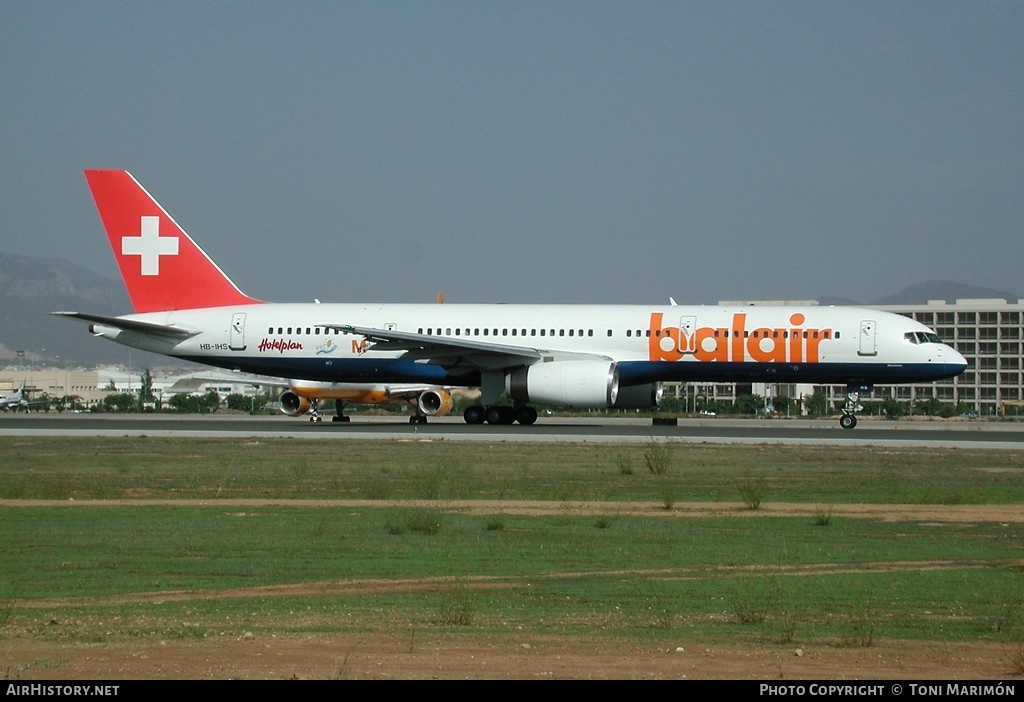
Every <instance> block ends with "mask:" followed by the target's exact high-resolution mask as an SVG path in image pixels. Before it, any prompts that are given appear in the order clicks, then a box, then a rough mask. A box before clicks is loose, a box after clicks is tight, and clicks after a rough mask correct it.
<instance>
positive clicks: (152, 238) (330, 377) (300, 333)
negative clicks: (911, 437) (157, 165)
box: [54, 169, 967, 429]
mask: <svg viewBox="0 0 1024 702" xmlns="http://www.w3.org/2000/svg"><path fill="white" fill-rule="evenodd" d="M85 178H86V181H87V182H88V184H89V188H90V190H91V191H92V195H93V199H94V201H95V204H96V208H97V211H98V213H99V216H100V220H101V221H102V223H103V226H104V228H105V230H106V233H107V237H108V239H109V242H110V246H111V248H112V250H113V253H114V258H115V259H116V261H117V264H118V267H119V269H120V271H121V276H122V278H123V279H124V283H125V286H126V288H127V290H128V295H129V298H130V299H131V302H132V306H133V308H134V313H133V314H126V315H123V316H117V317H111V316H103V315H96V314H90V313H80V312H55V313H54V314H57V315H61V316H64V317H68V318H71V319H75V320H78V321H81V322H85V323H87V324H89V325H90V327H89V328H90V331H91V332H92V333H93V334H94V335H95V336H99V337H103V338H105V339H109V340H112V341H115V342H117V343H120V344H124V345H127V346H131V347H135V348H140V349H144V350H147V351H153V352H156V353H160V354H164V355H167V356H171V357H174V358H179V359H183V360H187V361H193V362H197V363H201V364H205V365H209V366H215V367H220V368H226V369H230V370H237V371H244V372H248V373H255V374H259V375H267V376H271V377H278V378H302V379H306V380H309V381H316V382H321V383H425V384H439V385H444V386H447V387H459V386H465V387H476V388H480V391H481V396H480V397H481V400H480V403H479V404H475V405H472V406H470V407H468V408H467V409H466V410H465V411H464V413H463V419H464V420H465V421H466V422H467V423H468V424H482V423H484V422H487V423H489V424H497V425H502V424H512V423H514V422H518V423H519V424H521V425H530V424H533V423H534V422H536V420H537V410H536V409H535V408H534V406H533V405H534V404H541V405H557V406H565V407H574V408H623V409H639V408H649V407H654V406H656V405H657V404H658V401H659V399H660V397H661V392H662V383H664V382H665V381H679V382H687V381H697V382H765V381H768V382H775V383H779V382H787V383H811V384H828V385H839V384H842V385H845V386H846V389H847V396H846V403H845V405H844V406H843V407H842V408H841V412H842V414H841V418H840V426H842V427H843V428H846V429H852V428H853V427H855V426H856V424H857V417H856V413H857V411H859V409H861V408H860V406H859V404H858V399H859V396H860V393H861V392H862V391H864V390H865V389H869V388H870V387H871V386H872V385H873V384H876V383H885V384H901V383H921V382H929V381H933V380H940V379H944V378H951V377H954V376H956V375H959V374H960V373H962V372H963V371H964V370H965V369H966V368H967V361H966V360H965V359H964V357H963V356H962V355H960V354H959V353H958V352H957V351H956V350H954V349H953V348H951V347H950V346H948V345H946V344H944V343H942V341H941V340H940V339H939V337H938V336H937V335H936V334H935V332H934V331H932V330H931V329H929V328H928V327H926V326H924V325H922V324H920V323H918V322H916V321H914V320H911V319H909V318H907V317H903V316H902V315H897V314H893V313H888V312H883V311H880V310H874V309H868V308H859V307H834V306H814V305H807V306H763V307H762V306H710V305H709V306H704V305H700V306H686V305H678V304H670V305H581V304H573V305H564V304H461V303H460V304H448V303H445V304H385V303H331V304H327V303H324V304H321V303H319V302H315V303H270V302H264V301H261V300H259V299H256V298H254V297H250V296H249V295H247V294H245V293H243V292H242V291H241V290H240V289H239V288H238V287H237V286H236V285H235V284H234V283H233V282H232V281H231V279H230V278H228V276H227V275H226V274H225V273H224V272H223V271H222V270H221V269H220V267H219V266H218V265H217V264H216V263H214V262H213V260H211V259H210V258H209V257H208V256H207V255H206V253H205V252H204V251H203V250H202V249H201V248H200V247H199V246H198V245H197V244H196V242H195V241H194V240H193V239H192V238H191V237H190V236H189V235H188V234H187V233H186V232H185V230H184V229H182V228H181V227H180V226H179V225H178V223H177V222H176V221H175V220H174V219H173V218H172V217H171V216H170V215H169V214H168V213H167V212H166V211H165V210H164V209H163V207H161V206H160V204H159V203H158V202H157V201H156V200H155V199H154V198H153V197H152V196H151V195H150V194H149V192H147V191H146V189H145V188H143V187H142V185H140V184H139V182H138V181H137V180H136V179H135V177H134V176H132V175H131V174H130V173H129V172H128V171H124V170H92V169H89V170H86V171H85ZM671 302H673V303H674V300H672V301H671ZM503 393H504V394H505V395H506V396H507V397H508V398H510V399H511V400H512V401H513V403H514V404H513V405H512V406H509V405H503V404H498V400H499V398H500V397H501V395H502V394H503Z"/></svg>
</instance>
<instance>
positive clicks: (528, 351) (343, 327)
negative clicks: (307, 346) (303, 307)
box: [321, 324, 606, 367]
mask: <svg viewBox="0 0 1024 702" xmlns="http://www.w3.org/2000/svg"><path fill="white" fill-rule="evenodd" d="M321 326H325V327H327V328H329V329H336V330H338V331H341V332H347V333H349V334H358V335H359V336H363V337H365V338H366V339H367V340H368V341H371V342H373V348H374V349H375V350H379V351H407V352H408V353H407V356H408V357H410V358H416V359H428V360H431V361H434V362H436V363H439V364H440V365H442V366H448V365H457V364H458V363H459V362H465V361H469V362H470V363H472V364H474V365H479V366H480V367H497V366H501V365H531V364H533V363H536V362H538V361H542V360H554V359H556V358H557V359H558V360H571V359H595V358H601V359H604V358H606V357H605V356H600V355H598V354H588V353H574V352H566V351H556V350H554V349H547V348H542V347H539V346H526V345H524V346H512V345H510V344H495V343H491V342H489V341H479V340H471V339H463V338H460V337H453V336H431V335H427V334H415V333H413V332H403V331H397V330H394V329H378V328H376V327H358V326H354V325H350V324H324V325H321Z"/></svg>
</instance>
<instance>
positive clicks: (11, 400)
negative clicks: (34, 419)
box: [0, 380, 46, 412]
mask: <svg viewBox="0 0 1024 702" xmlns="http://www.w3.org/2000/svg"><path fill="white" fill-rule="evenodd" d="M45 404H46V402H45V401H44V400H37V401H34V402H29V401H28V400H26V399H25V381H24V380H22V381H21V387H19V388H18V389H17V390H16V391H15V392H10V393H5V394H3V395H0V410H2V411H4V412H29V411H31V409H32V405H45Z"/></svg>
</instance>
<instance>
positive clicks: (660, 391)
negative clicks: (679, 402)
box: [615, 383, 665, 409]
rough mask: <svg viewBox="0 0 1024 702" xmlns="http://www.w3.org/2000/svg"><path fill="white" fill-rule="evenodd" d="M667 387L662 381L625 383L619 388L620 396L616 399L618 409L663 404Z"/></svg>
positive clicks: (643, 407)
mask: <svg viewBox="0 0 1024 702" xmlns="http://www.w3.org/2000/svg"><path fill="white" fill-rule="evenodd" d="M664 394H665V388H664V386H663V385H662V384H661V383H645V384H644V385H623V386H622V387H620V388H619V398H618V399H617V400H615V407H616V408H617V409H650V408H651V407H657V406H658V405H660V404H661V398H662V396H663V395H664Z"/></svg>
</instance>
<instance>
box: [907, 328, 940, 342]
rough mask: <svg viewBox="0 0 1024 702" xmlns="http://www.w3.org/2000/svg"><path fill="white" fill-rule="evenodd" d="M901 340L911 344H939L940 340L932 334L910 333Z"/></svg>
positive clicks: (936, 335)
mask: <svg viewBox="0 0 1024 702" xmlns="http://www.w3.org/2000/svg"><path fill="white" fill-rule="evenodd" d="M903 338H904V339H905V340H907V341H909V342H910V343H912V344H941V343H942V339H940V338H939V335H938V334H935V333H934V332H922V331H912V332H906V333H905V334H904V335H903Z"/></svg>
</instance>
